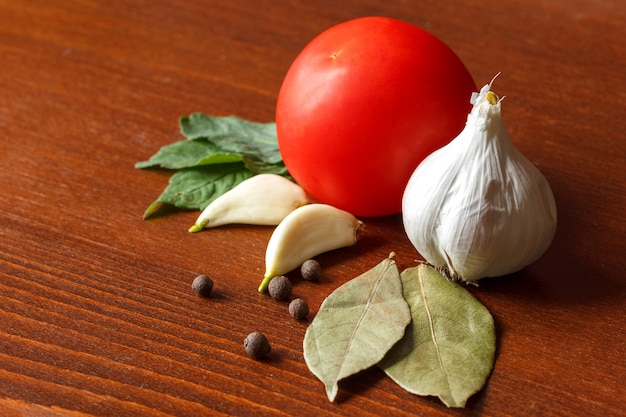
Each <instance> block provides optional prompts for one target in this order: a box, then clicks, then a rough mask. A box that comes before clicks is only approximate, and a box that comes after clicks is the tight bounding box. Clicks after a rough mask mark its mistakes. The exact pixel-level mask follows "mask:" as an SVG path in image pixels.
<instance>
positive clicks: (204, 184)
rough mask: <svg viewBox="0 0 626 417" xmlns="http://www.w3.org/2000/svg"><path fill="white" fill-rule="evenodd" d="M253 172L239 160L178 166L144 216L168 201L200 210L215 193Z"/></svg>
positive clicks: (176, 205)
mask: <svg viewBox="0 0 626 417" xmlns="http://www.w3.org/2000/svg"><path fill="white" fill-rule="evenodd" d="M253 175H254V173H253V172H252V171H250V170H249V169H246V167H245V166H244V164H243V163H241V162H239V163H232V164H219V165H204V166H198V167H192V168H184V169H181V170H179V171H177V172H176V173H174V174H173V175H172V176H171V178H170V181H169V184H168V186H167V187H166V188H165V190H164V191H163V193H162V194H161V196H159V198H157V200H156V201H155V202H153V203H152V204H151V205H150V206H149V207H148V209H147V210H146V212H145V213H144V219H147V218H148V217H151V216H153V215H155V214H156V213H158V212H161V211H162V210H163V209H164V207H165V206H168V205H169V206H174V207H177V208H182V209H199V210H203V209H204V208H205V207H206V206H208V205H209V204H210V203H211V202H212V201H213V200H215V199H216V198H217V197H219V196H220V195H222V194H224V193H225V192H226V191H228V190H230V189H231V188H233V187H235V186H236V185H238V184H239V183H241V182H242V181H244V180H246V179H248V178H250V177H252V176H253Z"/></svg>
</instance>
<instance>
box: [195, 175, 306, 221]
mask: <svg viewBox="0 0 626 417" xmlns="http://www.w3.org/2000/svg"><path fill="white" fill-rule="evenodd" d="M309 202H310V200H309V198H308V196H307V194H306V192H305V191H304V190H303V189H302V187H300V186H299V185H298V184H295V183H294V182H292V181H289V180H288V179H287V178H285V177H282V176H280V175H276V174H258V175H255V176H253V177H250V178H248V179H247V180H245V181H243V182H241V183H240V184H238V185H237V186H235V187H234V188H233V189H231V190H229V191H227V192H225V193H224V194H222V195H221V196H219V197H218V198H216V199H215V200H214V201H213V202H212V203H211V204H209V205H208V206H207V207H206V208H205V209H204V210H203V211H202V213H201V214H200V216H199V217H198V219H197V220H196V223H195V224H194V225H193V226H191V227H190V228H189V231H190V232H192V233H193V232H199V231H200V230H202V229H203V228H209V227H216V226H221V225H224V224H234V223H239V224H257V225H268V226H275V225H277V224H278V223H280V222H281V220H282V219H284V218H285V216H287V214H289V213H291V212H292V211H293V210H295V209H296V208H298V207H300V206H303V205H305V204H308V203H309Z"/></svg>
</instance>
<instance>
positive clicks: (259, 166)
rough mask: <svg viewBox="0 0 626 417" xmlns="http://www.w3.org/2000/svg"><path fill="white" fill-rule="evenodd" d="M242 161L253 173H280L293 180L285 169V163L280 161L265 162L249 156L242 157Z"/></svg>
mask: <svg viewBox="0 0 626 417" xmlns="http://www.w3.org/2000/svg"><path fill="white" fill-rule="evenodd" d="M243 162H244V164H245V166H246V168H248V169H249V170H250V171H252V172H254V173H255V174H276V175H282V176H283V177H286V178H288V179H290V180H292V181H293V178H291V175H289V172H288V171H287V168H286V167H285V164H284V163H282V162H279V163H277V164H268V163H267V162H263V161H260V160H258V159H256V158H251V157H244V158H243Z"/></svg>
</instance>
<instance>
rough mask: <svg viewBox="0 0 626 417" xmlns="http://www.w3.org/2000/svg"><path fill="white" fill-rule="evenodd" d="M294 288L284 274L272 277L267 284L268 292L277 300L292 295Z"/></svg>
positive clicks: (285, 298)
mask: <svg viewBox="0 0 626 417" xmlns="http://www.w3.org/2000/svg"><path fill="white" fill-rule="evenodd" d="M292 289H293V287H292V285H291V281H289V278H287V277H286V276H284V275H280V276H278V277H274V278H272V280H271V281H270V283H269V285H268V286H267V292H269V294H270V296H271V297H272V298H274V299H276V300H287V299H288V298H289V297H290V296H291V291H292Z"/></svg>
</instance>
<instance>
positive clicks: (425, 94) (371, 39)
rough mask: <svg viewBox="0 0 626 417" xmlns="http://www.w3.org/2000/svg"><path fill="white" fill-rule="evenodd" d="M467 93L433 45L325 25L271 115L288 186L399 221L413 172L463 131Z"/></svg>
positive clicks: (399, 27)
mask: <svg viewBox="0 0 626 417" xmlns="http://www.w3.org/2000/svg"><path fill="white" fill-rule="evenodd" d="M474 91H476V85H475V83H474V81H473V79H472V76H471V75H470V74H469V72H468V70H467V69H466V68H465V66H464V65H463V63H462V62H461V60H460V59H459V58H458V57H457V56H456V55H455V53H454V52H453V51H452V50H451V49H450V48H449V47H448V46H446V45H445V44H444V43H443V42H441V41H440V40H439V39H437V38H436V37H434V36H433V35H431V34H430V33H428V32H426V31H424V30H422V29H420V28H418V27H416V26H413V25H411V24H409V23H406V22H403V21H400V20H395V19H390V18H383V17H365V18H360V19H355V20H351V21H348V22H345V23H341V24H339V25H337V26H334V27H332V28H330V29H328V30H326V31H325V32H323V33H321V34H320V35H319V36H317V37H316V38H315V39H313V41H311V43H309V44H308V45H307V46H306V47H305V48H304V50H303V51H302V52H301V53H300V54H299V55H298V57H297V58H296V60H295V61H294V62H293V64H292V65H291V67H290V68H289V71H288V72H287V75H286V76H285V79H284V81H283V84H282V86H281V89H280V92H279V95H278V102H277V108H276V127H277V133H278V146H279V149H280V152H281V155H282V157H283V161H284V162H285V165H286V167H287V169H288V170H289V172H290V173H291V175H292V176H293V178H294V179H295V180H296V181H297V182H298V183H299V184H300V185H301V186H302V187H303V188H304V189H305V190H306V191H307V192H308V193H310V194H311V195H312V196H313V197H315V198H316V199H318V200H320V201H321V202H323V203H327V204H331V205H334V206H336V207H338V208H341V209H344V210H347V211H349V212H351V213H352V214H354V215H357V216H364V217H374V216H381V215H387V214H393V213H398V212H400V210H401V203H402V193H403V191H404V187H405V185H406V183H407V182H408V180H409V177H410V176H411V174H412V173H413V171H414V170H415V168H416V167H417V165H418V164H419V163H420V162H421V161H422V159H424V158H425V157H426V156H427V155H428V154H430V153H431V152H433V151H434V150H436V149H438V148H440V147H441V146H443V145H445V144H446V143H448V142H449V141H451V140H452V139H453V138H454V137H456V135H457V134H458V133H459V132H460V131H461V130H462V129H463V127H464V125H465V121H466V119H467V114H468V113H469V111H470V110H471V104H470V97H471V95H472V92H474Z"/></svg>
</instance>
